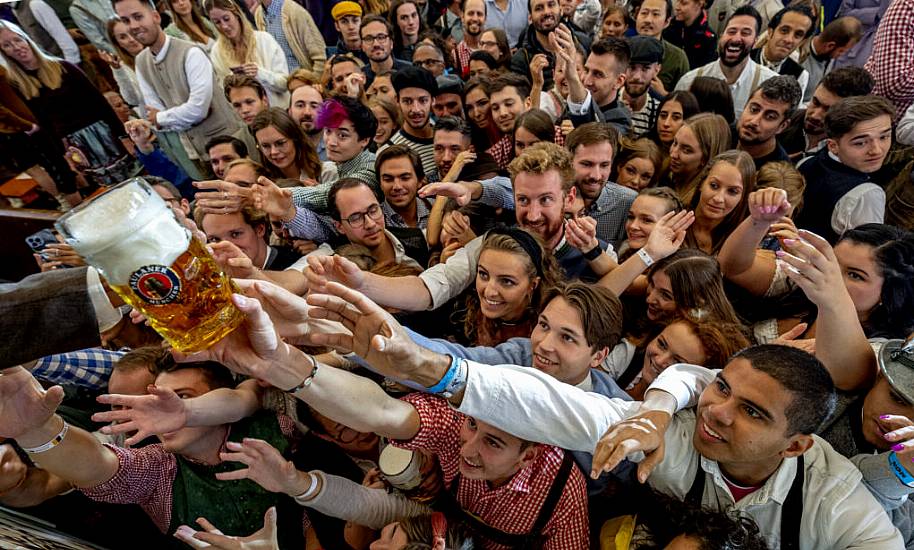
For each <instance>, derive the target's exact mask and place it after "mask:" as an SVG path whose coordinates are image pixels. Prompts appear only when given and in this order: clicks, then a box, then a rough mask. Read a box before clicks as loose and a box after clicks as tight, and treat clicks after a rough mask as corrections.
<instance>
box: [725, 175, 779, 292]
mask: <svg viewBox="0 0 914 550" xmlns="http://www.w3.org/2000/svg"><path fill="white" fill-rule="evenodd" d="M789 211H790V203H789V202H787V193H786V192H785V191H783V190H782V189H774V188H766V189H759V190H758V191H755V192H753V193H751V194H750V195H749V217H748V218H746V219H745V220H743V222H742V223H741V224H739V226H737V228H736V229H735V230H734V231H733V233H731V234H730V236H729V237H727V240H726V241H724V245H723V247H722V248H721V250H720V254H719V255H718V257H717V259H718V261H719V262H720V269H721V272H722V273H723V275H724V277H726V278H727V279H729V280H731V281H733V282H734V283H736V284H737V285H739V286H741V287H743V288H745V289H746V290H748V291H749V292H751V293H752V294H753V295H755V296H764V295H765V293H766V292H767V291H768V288H769V287H770V286H771V281H772V279H773V278H774V273H775V258H774V255H773V254H772V253H770V252H768V251H764V250H758V245H759V243H761V242H762V239H764V238H765V236H766V235H767V234H768V231H769V230H770V229H771V226H772V224H774V223H776V222H777V221H778V220H780V219H782V218H783V217H785V216H786V215H787V213H788V212H789Z"/></svg>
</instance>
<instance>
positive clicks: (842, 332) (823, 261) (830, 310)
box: [778, 230, 877, 391]
mask: <svg viewBox="0 0 914 550" xmlns="http://www.w3.org/2000/svg"><path fill="white" fill-rule="evenodd" d="M800 237H801V238H802V239H803V240H805V242H804V241H799V240H798V241H790V242H788V241H785V242H784V244H785V246H786V249H787V252H789V253H785V252H782V251H779V252H778V256H779V257H780V258H781V259H782V260H783V261H784V262H786V263H787V264H788V266H789V267H788V269H787V276H788V277H790V279H791V280H792V281H793V282H795V283H796V284H797V286H799V287H800V288H801V289H803V292H805V293H806V296H807V297H808V298H809V299H810V301H812V302H813V303H814V304H815V305H816V307H818V309H819V314H818V316H817V317H816V357H818V359H819V360H820V361H822V364H823V365H825V368H827V369H828V372H829V373H830V374H831V376H832V379H833V380H834V381H835V387H837V388H838V389H840V390H844V391H854V390H859V389H862V388H868V387H870V385H871V384H872V381H873V379H874V378H875V376H876V372H877V369H876V356H875V354H874V353H873V349H872V347H871V346H870V344H869V341H868V340H867V338H866V334H865V333H864V332H863V327H862V326H861V325H860V319H859V318H858V316H857V308H856V306H854V301H853V300H852V299H851V296H850V294H848V292H847V287H846V286H845V285H844V277H843V275H842V273H841V266H840V265H839V264H838V259H837V258H836V257H835V251H834V249H832V247H831V245H830V244H828V241H826V240H825V239H823V238H822V237H820V236H818V235H816V234H814V233H810V232H809V231H805V230H802V231H800Z"/></svg>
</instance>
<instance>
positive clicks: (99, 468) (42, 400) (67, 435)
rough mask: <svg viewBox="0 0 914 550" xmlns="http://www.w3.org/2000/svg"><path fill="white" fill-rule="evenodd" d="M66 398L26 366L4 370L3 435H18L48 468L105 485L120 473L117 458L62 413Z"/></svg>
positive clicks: (82, 483) (82, 482) (0, 393)
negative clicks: (45, 387) (44, 385)
mask: <svg viewBox="0 0 914 550" xmlns="http://www.w3.org/2000/svg"><path fill="white" fill-rule="evenodd" d="M62 399H63V389H61V388H60V386H55V387H53V388H51V389H50V390H47V391H45V390H43V389H42V388H41V386H40V385H39V384H38V382H37V381H36V380H35V379H34V378H33V377H32V375H31V374H29V372H28V371H26V370H24V369H22V368H18V367H15V368H12V369H7V370H4V371H2V372H0V437H8V438H12V439H15V440H16V442H17V443H19V446H20V447H22V448H23V449H24V450H25V451H26V453H28V454H29V455H30V456H31V457H33V458H34V460H36V461H40V462H41V467H42V468H43V469H45V470H47V471H48V472H49V473H51V474H55V475H57V476H60V477H61V478H63V479H65V480H67V481H69V482H71V483H73V484H74V485H76V486H77V487H95V486H98V485H101V484H102V483H104V482H106V481H108V480H109V479H111V478H112V477H114V475H115V474H116V473H117V469H118V460H117V457H116V456H115V455H114V453H113V452H111V451H110V450H108V449H107V448H105V446H104V445H102V444H101V443H100V442H99V441H98V440H97V439H95V438H94V437H93V436H92V435H91V434H90V433H89V432H86V431H85V430H82V429H80V428H77V427H75V426H69V425H68V424H67V423H66V422H65V421H64V420H63V419H62V418H61V417H60V416H58V415H57V414H56V412H55V411H56V410H57V407H58V405H60V402H61V400H62Z"/></svg>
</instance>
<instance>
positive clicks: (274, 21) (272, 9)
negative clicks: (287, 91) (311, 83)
mask: <svg viewBox="0 0 914 550" xmlns="http://www.w3.org/2000/svg"><path fill="white" fill-rule="evenodd" d="M284 2H285V0H273V1H272V2H270V5H269V6H267V8H266V9H264V10H263V16H264V17H263V20H264V21H265V22H266V24H267V28H266V31H267V32H268V33H270V34H271V35H272V36H273V38H275V39H276V42H277V43H278V44H279V47H280V48H282V53H283V54H285V56H286V63H288V64H289V72H290V73H291V72H292V71H294V70H295V69H297V68H299V66H300V65H299V64H298V58H297V57H295V53H294V52H292V46H290V45H289V41H288V39H286V31H284V30H283V29H282V5H283V3H284Z"/></svg>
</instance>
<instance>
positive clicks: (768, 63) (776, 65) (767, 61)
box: [740, 46, 787, 77]
mask: <svg viewBox="0 0 914 550" xmlns="http://www.w3.org/2000/svg"><path fill="white" fill-rule="evenodd" d="M759 59H760V60H761V61H762V65H764V66H766V67H768V68H769V69H771V70H772V71H774V72H776V73H779V72H780V71H781V65H783V64H784V61H785V60H786V59H787V58H786V57H785V58H784V59H782V60H781V61H780V62H778V63H775V62H774V61H771V60H770V59H768V58H767V57H765V47H764V46H762V49H761V50H760V51H759ZM740 77H742V75H740Z"/></svg>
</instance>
